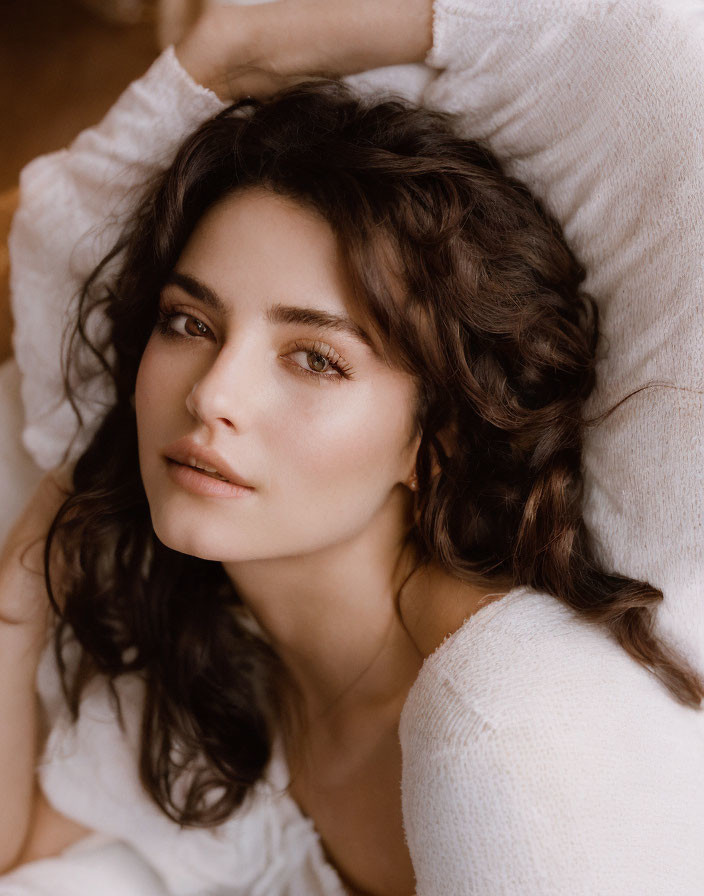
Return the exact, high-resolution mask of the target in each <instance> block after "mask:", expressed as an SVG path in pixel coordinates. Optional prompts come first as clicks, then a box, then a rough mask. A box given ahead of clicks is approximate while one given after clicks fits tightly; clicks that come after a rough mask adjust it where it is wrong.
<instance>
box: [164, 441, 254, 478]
mask: <svg viewBox="0 0 704 896" xmlns="http://www.w3.org/2000/svg"><path fill="white" fill-rule="evenodd" d="M164 456H165V457H167V458H168V459H169V460H174V461H176V462H177V463H179V464H183V465H184V466H188V467H194V466H195V467H198V468H199V469H201V471H202V472H205V473H206V474H209V475H211V476H212V478H213V479H222V480H225V481H227V482H231V483H233V484H234V485H240V486H243V487H244V488H253V486H252V485H251V483H249V482H247V480H246V479H245V478H244V477H243V476H241V475H240V474H239V473H238V472H237V471H236V470H235V469H234V468H233V467H231V466H230V464H229V463H228V462H227V461H226V460H225V458H224V456H223V455H222V454H221V453H220V452H218V451H216V450H215V449H214V448H210V447H206V446H205V445H200V444H199V443H198V442H196V441H194V440H193V439H191V438H186V439H181V440H180V441H178V442H175V443H174V444H173V445H170V446H169V447H168V448H167V449H166V451H165V452H164Z"/></svg>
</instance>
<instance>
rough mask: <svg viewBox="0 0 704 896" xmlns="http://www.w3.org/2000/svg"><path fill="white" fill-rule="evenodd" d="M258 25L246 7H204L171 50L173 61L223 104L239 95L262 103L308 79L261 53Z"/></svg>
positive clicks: (235, 99) (262, 51)
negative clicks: (176, 59)
mask: <svg viewBox="0 0 704 896" xmlns="http://www.w3.org/2000/svg"><path fill="white" fill-rule="evenodd" d="M275 5H276V6H278V5H279V4H275ZM258 24H259V23H258V20H257V19H256V17H255V16H253V15H252V9H251V7H249V6H209V7H208V8H207V9H206V10H205V12H204V13H203V14H202V15H201V16H200V18H199V19H198V20H197V21H196V23H195V25H193V27H192V28H191V29H190V30H189V31H188V32H187V34H186V35H185V36H184V37H183V38H182V40H181V41H179V43H178V44H177V45H176V47H175V52H176V56H177V58H178V60H179V62H180V63H181V65H182V66H183V68H184V69H185V70H186V71H187V72H188V73H189V74H190V75H191V77H192V78H193V80H194V81H196V82H198V83H199V84H201V85H203V87H208V88H209V89H210V90H212V91H213V92H214V93H216V94H217V95H218V97H219V98H220V99H221V100H223V102H226V103H231V102H236V101H237V100H239V99H242V98H243V97H245V96H253V97H255V98H256V99H260V100H263V99H266V98H267V97H269V96H271V95H272V94H274V93H276V92H277V91H278V90H280V89H282V88H284V87H288V86H291V85H293V84H296V83H298V82H300V81H303V80H307V79H309V78H310V77H312V74H306V73H302V74H296V73H294V72H292V71H289V70H288V68H287V61H286V60H285V59H284V58H283V57H282V56H280V58H279V59H278V60H277V59H276V58H274V55H273V54H267V52H266V51H265V50H264V48H263V47H261V46H260V43H261V41H260V35H259V34H258V28H257V25H258ZM269 37H271V38H273V37H274V31H273V30H271V31H270V32H269Z"/></svg>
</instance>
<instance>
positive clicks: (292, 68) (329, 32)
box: [175, 0, 432, 102]
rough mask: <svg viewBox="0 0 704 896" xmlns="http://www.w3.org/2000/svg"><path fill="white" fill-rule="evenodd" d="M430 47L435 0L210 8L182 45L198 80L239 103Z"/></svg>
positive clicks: (291, 1)
mask: <svg viewBox="0 0 704 896" xmlns="http://www.w3.org/2000/svg"><path fill="white" fill-rule="evenodd" d="M431 46H432V0H355V2H354V3H350V0H279V2H277V3H261V4H255V5H247V6H209V7H208V8H207V9H206V11H205V12H204V13H203V14H202V15H201V17H200V18H199V19H198V21H197V22H196V24H195V25H194V26H193V27H192V28H191V30H190V31H189V32H188V33H187V34H186V36H185V37H184V38H183V39H182V40H181V41H180V42H179V43H178V44H177V45H176V47H175V50H176V56H177V58H178V60H179V62H180V63H181V65H182V66H183V67H184V68H185V69H186V71H187V72H188V73H189V74H190V75H191V77H192V78H193V79H194V80H195V81H197V82H198V83H199V84H202V85H203V86H204V87H209V88H210V89H211V90H213V91H214V92H215V93H216V94H217V95H218V96H219V97H220V99H222V100H223V101H225V102H234V101H236V100H238V99H241V98H242V97H245V96H248V95H249V96H253V97H255V98H256V99H265V98H266V97H268V96H270V95H271V94H272V93H275V92H276V91H277V90H279V89H282V88H283V87H287V86H289V85H293V84H296V83H298V82H300V81H304V80H310V79H311V78H315V77H323V78H340V77H343V76H345V75H351V74H355V73H357V72H363V71H367V70H369V69H373V68H381V67H383V66H387V65H402V64H408V63H414V62H423V61H424V60H425V57H426V55H427V53H428V51H429V50H430V48H431Z"/></svg>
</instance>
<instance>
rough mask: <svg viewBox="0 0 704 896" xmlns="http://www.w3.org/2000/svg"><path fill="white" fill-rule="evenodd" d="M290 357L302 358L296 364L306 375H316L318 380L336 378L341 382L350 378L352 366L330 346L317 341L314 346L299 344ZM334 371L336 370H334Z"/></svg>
mask: <svg viewBox="0 0 704 896" xmlns="http://www.w3.org/2000/svg"><path fill="white" fill-rule="evenodd" d="M296 349H297V350H296V351H294V352H291V355H290V357H292V358H296V356H298V357H299V358H300V363H299V361H298V360H296V365H297V367H298V369H299V371H300V373H302V374H303V375H304V376H314V377H317V379H318V380H335V381H337V382H340V381H341V380H343V379H349V378H350V368H349V367H348V366H347V365H346V364H345V362H344V361H343V359H342V358H341V357H340V356H339V355H338V354H337V352H336V351H335V350H334V349H333V348H331V347H330V346H327V345H324V344H323V343H316V344H315V345H314V346H313V347H311V346H306V345H297V346H296ZM333 371H334V372H333Z"/></svg>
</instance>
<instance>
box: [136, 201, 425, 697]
mask: <svg viewBox="0 0 704 896" xmlns="http://www.w3.org/2000/svg"><path fill="white" fill-rule="evenodd" d="M176 271H177V272H178V273H181V274H186V275H188V276H189V277H192V278H195V279H197V280H199V281H200V282H202V283H204V284H205V285H206V286H208V287H209V288H210V289H211V290H212V291H214V292H215V293H217V295H218V296H219V297H220V299H221V300H222V302H223V303H224V304H225V306H226V311H227V314H226V315H225V316H222V315H221V314H219V313H218V312H216V311H214V310H213V309H212V308H210V307H208V306H207V305H206V304H205V303H204V302H203V301H202V300H201V299H198V298H196V297H194V296H193V295H191V294H189V292H188V291H187V290H185V289H184V288H182V287H181V286H177V285H168V286H167V287H166V288H165V289H164V291H163V293H162V310H169V311H172V312H178V313H179V315H180V316H178V317H174V318H172V320H171V322H170V324H169V326H170V328H171V330H175V331H177V332H178V333H181V334H195V335H191V337H190V338H189V339H169V338H167V337H166V336H164V335H163V334H162V333H161V332H160V330H159V329H158V328H156V329H155V330H154V333H153V334H152V337H151V339H150V341H149V343H148V345H147V347H146V349H145V352H144V355H143V358H142V361H141V365H140V368H139V373H138V376H137V383H136V391H135V401H136V413H137V425H138V431H139V459H140V467H141V473H142V478H143V481H144V485H145V490H146V494H147V498H148V500H149V506H150V509H151V514H152V523H153V525H154V529H155V531H156V534H157V536H158V537H159V538H160V540H161V541H163V542H164V543H165V544H166V545H168V546H169V547H171V548H173V549H175V550H178V551H183V552H186V553H189V554H191V555H194V556H198V557H202V558H204V559H210V560H219V561H221V562H222V563H223V564H224V566H225V569H226V571H227V573H228V575H229V576H230V578H231V579H232V581H233V582H234V583H235V585H236V586H237V588H238V591H239V593H240V594H241V596H242V599H243V600H244V602H245V603H246V604H247V605H248V606H249V608H250V609H251V610H252V612H253V613H254V615H255V616H256V618H257V620H258V622H259V623H260V624H261V625H262V626H263V628H264V630H265V631H266V633H267V634H268V636H269V637H270V638H271V640H272V642H273V644H274V646H275V649H276V650H277V652H279V654H280V655H281V656H282V658H283V660H284V661H285V662H286V664H287V665H288V667H289V668H290V670H291V671H292V673H293V674H294V676H295V677H296V678H297V679H298V682H299V684H300V685H301V687H302V689H303V691H304V693H305V694H306V695H307V697H308V698H309V700H310V703H311V706H312V707H314V708H315V709H317V710H322V709H324V708H325V707H326V706H327V705H328V703H329V702H331V701H335V700H337V698H338V697H339V696H340V694H341V693H342V691H347V689H348V688H350V686H351V684H352V683H353V682H354V686H353V687H352V691H351V692H348V693H347V699H348V700H350V701H352V702H354V703H358V702H360V701H361V702H363V703H368V702H370V701H377V700H386V699H388V698H390V697H394V696H395V695H396V694H397V692H398V688H399V682H404V681H405V680H406V678H407V677H408V672H409V662H408V658H409V655H413V656H415V657H417V651H416V650H415V648H413V650H410V649H409V645H410V643H411V642H410V640H409V636H408V634H407V633H406V631H405V629H404V628H403V625H402V623H401V620H400V619H399V617H398V614H397V613H396V611H395V608H394V593H395V589H396V588H397V586H398V584H399V582H398V575H399V574H401V572H402V570H403V569H404V568H405V567H404V565H403V558H401V555H400V539H401V536H402V534H403V531H404V529H405V527H406V526H407V524H408V521H409V518H410V516H409V515H410V514H411V512H412V493H411V491H410V489H409V488H408V486H407V482H408V481H409V480H410V478H411V476H412V474H413V470H414V463H415V453H416V450H417V447H418V443H419V437H416V438H413V439H412V440H411V439H410V438H409V437H410V436H411V435H412V428H413V427H412V424H413V420H412V406H413V397H414V390H415V384H414V382H413V380H412V378H411V377H410V375H409V374H407V373H406V372H402V371H400V370H394V369H392V368H390V367H389V366H387V365H386V364H385V363H384V362H383V361H382V360H381V359H380V358H379V357H378V356H377V355H376V354H375V352H374V351H373V350H372V349H371V348H369V347H368V346H367V345H365V344H364V343H363V342H361V341H360V340H358V339H356V338H355V337H352V336H349V335H347V334H346V333H342V332H334V331H325V330H321V329H319V328H317V327H314V326H311V325H303V324H299V323H296V324H281V323H270V322H268V320H267V319H266V312H267V309H268V308H269V306H270V305H272V304H274V303H281V304H286V305H297V306H301V307H314V308H316V309H322V310H324V311H328V312H332V313H335V314H338V315H347V316H353V310H352V297H351V294H350V290H349V286H348V282H347V280H346V278H345V274H344V268H343V264H342V259H341V255H340V253H339V249H338V246H337V242H336V239H335V237H334V234H333V232H332V230H331V229H330V227H329V225H328V224H327V222H325V221H324V220H323V219H322V218H321V217H319V216H317V215H316V214H315V213H314V212H312V211H310V210H308V209H304V208H302V207H300V206H298V205H297V204H295V203H294V202H293V201H291V200H289V199H287V198H282V197H280V196H277V195H275V194H273V193H270V192H267V191H264V190H260V189H257V190H249V191H247V192H245V193H239V194H236V195H235V196H234V197H229V198H227V199H226V200H224V201H221V202H220V203H219V204H218V205H217V206H215V207H214V208H213V209H211V210H210V211H209V212H208V213H207V214H206V215H205V216H204V218H203V219H202V220H201V222H200V223H199V225H198V227H197V228H196V230H195V232H194V233H193V235H192V237H191V239H190V240H189V242H188V244H187V246H186V247H185V250H184V252H183V253H182V255H181V258H180V259H179V261H178V263H177V265H176ZM183 315H193V317H196V318H197V319H198V320H200V321H201V322H202V324H204V325H205V328H207V329H204V328H203V327H202V325H198V324H197V323H196V322H195V321H194V320H193V319H192V318H191V317H186V316H183ZM357 322H358V323H361V321H357ZM199 326H200V331H199ZM201 334H202V335H201ZM297 342H300V343H301V344H302V345H303V346H304V348H303V349H301V348H297V347H296V343H297ZM314 345H315V346H316V350H318V351H322V352H324V351H327V348H326V347H328V346H329V347H330V348H331V349H333V350H334V352H335V354H332V355H331V357H333V358H334V359H336V360H337V359H339V361H338V363H339V364H340V365H341V366H344V367H345V368H346V372H347V374H348V378H344V377H342V376H341V375H340V374H337V373H336V372H334V370H332V369H331V368H330V367H329V366H328V365H325V363H324V362H323V364H322V367H323V368H324V372H322V373H317V374H316V373H315V369H316V368H315V367H313V366H312V365H314V364H315V365H317V367H318V368H319V367H320V366H321V361H320V359H319V357H318V356H316V355H315V354H310V353H309V352H310V350H312V349H313V346H314ZM306 370H307V371H308V373H306V372H305V371H306ZM323 377H330V379H323ZM187 435H190V436H192V437H193V438H194V439H195V440H197V441H198V442H200V443H201V444H205V445H208V446H212V447H214V448H216V449H217V450H219V451H220V452H221V453H222V454H223V455H224V456H225V457H226V458H227V460H228V461H229V462H230V464H231V465H232V467H234V469H235V470H237V471H238V472H239V473H240V475H241V476H242V477H244V479H245V480H246V481H247V482H249V483H251V484H252V485H253V486H254V491H253V492H251V493H250V494H248V495H246V496H245V497H241V498H213V497H210V496H208V497H203V496H200V495H193V494H191V493H189V492H187V491H185V490H183V489H182V488H181V487H180V486H179V485H177V484H174V483H173V482H172V480H171V478H170V476H169V475H168V472H167V465H166V461H165V460H164V456H163V455H164V451H165V449H166V448H167V446H168V445H170V444H171V443H173V442H174V441H175V440H177V439H180V438H182V437H184V436H187ZM404 643H405V644H406V647H407V649H406V650H402V649H399V647H400V645H403V644H404ZM365 670H366V671H365ZM360 676H361V677H360Z"/></svg>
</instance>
